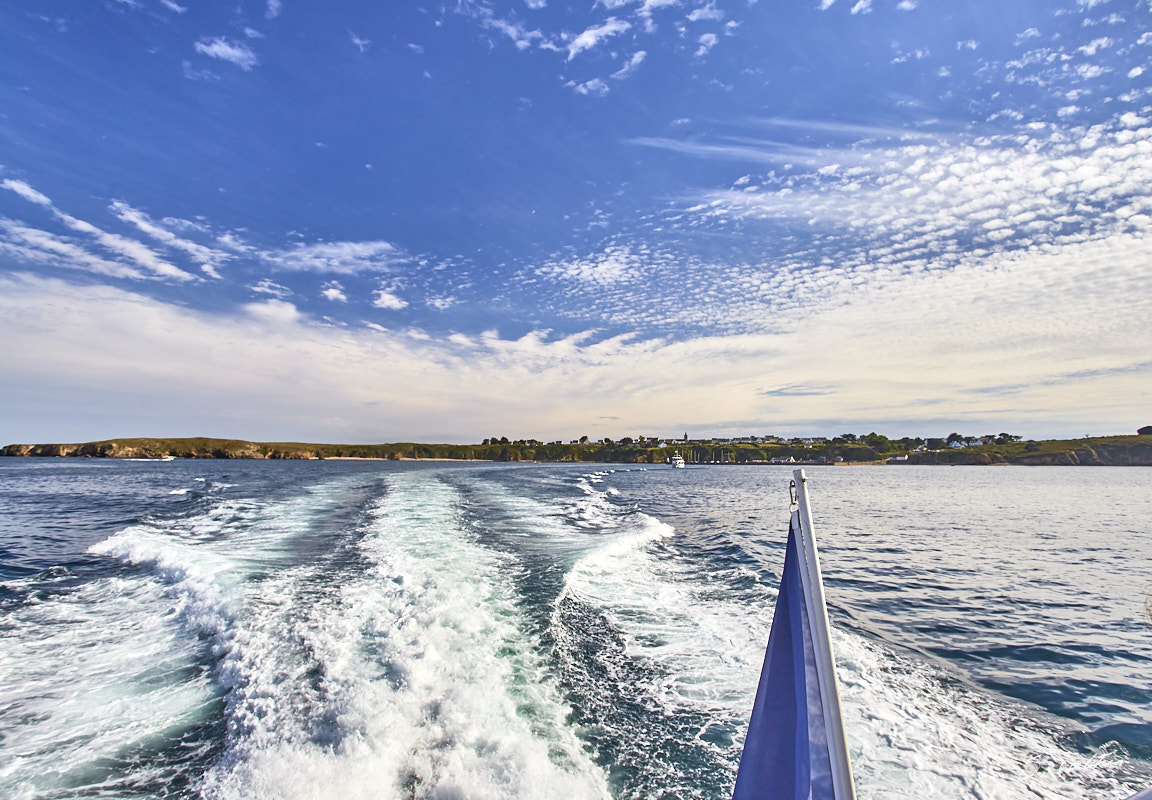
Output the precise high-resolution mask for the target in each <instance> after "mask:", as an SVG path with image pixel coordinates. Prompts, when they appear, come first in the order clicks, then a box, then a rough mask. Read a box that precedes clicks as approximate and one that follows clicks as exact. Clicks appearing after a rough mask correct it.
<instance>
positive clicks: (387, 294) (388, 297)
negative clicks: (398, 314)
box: [372, 287, 408, 311]
mask: <svg viewBox="0 0 1152 800" xmlns="http://www.w3.org/2000/svg"><path fill="white" fill-rule="evenodd" d="M373 295H375V298H376V299H374V300H373V301H372V305H373V306H375V307H376V308H383V309H387V310H389V311H399V310H400V309H402V308H407V307H408V301H407V300H404V299H402V298H400V297H398V296H397V295H396V294H395V293H394V292H392V291H391V290H389V289H385V288H383V287H381V288H379V289H377V290H376V291H375V292H373Z"/></svg>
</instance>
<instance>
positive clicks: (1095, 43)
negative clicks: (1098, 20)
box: [1077, 36, 1113, 56]
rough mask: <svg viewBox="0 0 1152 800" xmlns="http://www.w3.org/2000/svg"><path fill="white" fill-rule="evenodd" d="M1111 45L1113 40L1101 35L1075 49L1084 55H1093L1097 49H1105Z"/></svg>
mask: <svg viewBox="0 0 1152 800" xmlns="http://www.w3.org/2000/svg"><path fill="white" fill-rule="evenodd" d="M1112 45H1113V41H1112V40H1111V39H1109V38H1108V37H1107V36H1102V37H1100V38H1099V39H1093V40H1092V41H1091V42H1089V43H1088V44H1086V45H1084V46H1083V47H1079V48H1077V49H1078V50H1079V51H1080V52H1081V53H1083V54H1084V55H1086V56H1094V55H1096V52H1097V51H1098V50H1103V49H1107V48H1109V47H1111V46H1112Z"/></svg>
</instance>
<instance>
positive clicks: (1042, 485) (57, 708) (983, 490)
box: [0, 459, 1152, 800]
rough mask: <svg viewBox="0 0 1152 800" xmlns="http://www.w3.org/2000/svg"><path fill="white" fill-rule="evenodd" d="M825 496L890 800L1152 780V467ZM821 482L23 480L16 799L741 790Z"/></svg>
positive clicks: (19, 493)
mask: <svg viewBox="0 0 1152 800" xmlns="http://www.w3.org/2000/svg"><path fill="white" fill-rule="evenodd" d="M808 474H809V479H810V480H809V487H810V492H811V500H812V505H813V516H814V520H815V523H816V533H817V536H818V539H819V541H820V546H821V553H822V559H823V567H824V574H825V579H826V584H827V594H828V598H829V602H830V604H831V608H830V614H831V617H832V622H833V627H834V631H833V637H834V641H833V644H834V647H835V649H836V657H837V663H838V666H839V673H840V681H841V690H842V697H843V703H844V708H845V718H846V725H847V730H848V738H849V744H850V747H851V750H852V759H853V766H854V770H855V774H856V782H857V789H858V795H859V796H860V797H861V798H917V800H919V799H920V798H940V799H941V800H947V799H948V798H982V799H989V798H1037V797H1040V798H1072V797H1092V798H1104V799H1105V800H1107V799H1108V798H1116V800H1120V798H1124V797H1126V796H1127V795H1128V794H1130V793H1131V792H1133V791H1135V790H1136V789H1138V788H1143V787H1144V786H1148V785H1152V621H1150V620H1149V618H1148V615H1147V613H1146V608H1145V606H1146V601H1147V594H1146V593H1147V591H1148V589H1149V586H1150V584H1152V469H1143V468H1130V469H1119V468H1117V469H1110V468H1015V467H989V468H981V467H957V468H948V467H907V466H900V467H857V468H848V467H835V468H832V467H829V468H812V469H810V470H809V471H808ZM790 478H791V473H790V471H789V470H787V469H784V468H775V467H733V466H728V467H698V468H689V469H686V470H671V469H667V468H662V467H653V468H649V469H642V468H638V467H637V468H630V467H621V468H613V467H610V466H590V465H495V464H446V463H429V462H423V463H413V462H404V463H391V462H332V461H329V462H228V461H174V462H130V461H104V460H71V459H44V460H36V459H5V460H0V797H6V798H88V797H101V798H103V797H125V798H145V797H179V798H193V797H206V798H248V797H251V798H256V797H261V798H356V797H373V798H377V797H383V798H586V797H593V798H605V797H614V798H724V797H728V796H730V793H731V788H732V783H733V780H734V778H735V769H736V765H737V762H738V759H739V754H740V744H741V737H742V735H743V727H744V725H745V723H746V721H747V718H748V714H749V712H750V710H751V703H752V697H753V694H754V691H755V686H756V681H757V677H758V674H759V669H760V663H761V659H762V655H763V647H764V642H765V639H766V637H767V632H768V626H769V624H770V622H771V614H772V608H773V603H774V599H775V595H776V585H777V582H778V580H779V571H780V568H781V566H782V561H783V548H784V541H785V536H786V528H787V520H788V489H787V487H788V481H789V479H790Z"/></svg>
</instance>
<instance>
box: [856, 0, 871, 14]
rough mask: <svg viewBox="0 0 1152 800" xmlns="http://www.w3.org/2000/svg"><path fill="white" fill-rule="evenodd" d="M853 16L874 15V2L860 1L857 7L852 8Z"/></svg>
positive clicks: (868, 0)
mask: <svg viewBox="0 0 1152 800" xmlns="http://www.w3.org/2000/svg"><path fill="white" fill-rule="evenodd" d="M852 13H853V14H871V13H872V0H859V2H857V3H856V5H854V6H852Z"/></svg>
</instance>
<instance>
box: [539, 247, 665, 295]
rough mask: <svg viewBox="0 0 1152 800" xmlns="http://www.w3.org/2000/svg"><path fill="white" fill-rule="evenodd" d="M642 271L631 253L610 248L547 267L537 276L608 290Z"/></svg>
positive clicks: (640, 264)
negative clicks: (604, 287) (610, 286)
mask: <svg viewBox="0 0 1152 800" xmlns="http://www.w3.org/2000/svg"><path fill="white" fill-rule="evenodd" d="M642 267H643V259H642V258H640V257H639V256H637V255H636V254H635V253H633V252H632V251H631V250H630V249H628V248H627V247H619V246H611V247H608V248H606V249H605V250H604V252H602V253H599V254H597V255H594V256H591V257H588V258H577V259H572V260H569V261H561V262H550V263H547V264H545V265H544V266H542V267H540V268H538V269H537V270H536V274H537V275H539V276H541V277H544V278H550V279H559V280H562V281H573V282H576V283H579V284H584V285H587V286H608V285H611V284H617V283H621V282H624V281H628V280H630V279H633V278H635V277H636V276H637V275H638V274H639V273H640V271H641V269H642Z"/></svg>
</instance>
